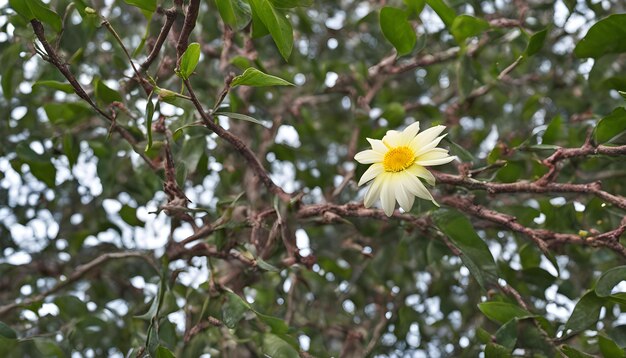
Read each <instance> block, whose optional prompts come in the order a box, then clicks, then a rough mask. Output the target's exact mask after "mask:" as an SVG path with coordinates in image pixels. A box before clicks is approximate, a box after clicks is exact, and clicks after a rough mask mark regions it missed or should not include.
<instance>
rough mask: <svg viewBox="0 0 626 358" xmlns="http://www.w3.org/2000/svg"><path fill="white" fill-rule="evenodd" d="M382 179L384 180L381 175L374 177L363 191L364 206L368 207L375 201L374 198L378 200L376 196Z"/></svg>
mask: <svg viewBox="0 0 626 358" xmlns="http://www.w3.org/2000/svg"><path fill="white" fill-rule="evenodd" d="M383 181H384V180H383V178H382V176H379V177H377V178H376V179H374V181H373V182H372V184H371V185H370V186H369V188H368V189H367V193H365V202H364V205H365V207H366V208H369V207H370V206H372V205H373V204H374V203H375V202H376V200H378V197H379V196H380V189H381V188H382V185H381V184H382V183H383Z"/></svg>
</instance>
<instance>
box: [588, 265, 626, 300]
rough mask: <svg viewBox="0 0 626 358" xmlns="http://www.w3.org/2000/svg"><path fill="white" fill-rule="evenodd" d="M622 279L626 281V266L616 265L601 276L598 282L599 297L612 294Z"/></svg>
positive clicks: (597, 291) (597, 292)
mask: <svg viewBox="0 0 626 358" xmlns="http://www.w3.org/2000/svg"><path fill="white" fill-rule="evenodd" d="M622 281H626V266H619V267H614V268H612V269H610V270H608V271H606V272H604V273H603V274H602V276H600V278H599V279H598V282H597V283H596V288H595V291H596V294H597V295H598V297H606V296H610V295H611V290H613V287H615V286H616V285H617V284H618V283H620V282H622Z"/></svg>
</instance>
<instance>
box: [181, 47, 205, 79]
mask: <svg viewBox="0 0 626 358" xmlns="http://www.w3.org/2000/svg"><path fill="white" fill-rule="evenodd" d="M198 61H200V44H199V43H197V42H194V43H191V44H189V46H187V49H186V50H185V52H184V53H183V55H182V57H181V59H180V66H179V67H178V69H177V70H176V74H177V75H178V77H180V78H182V79H184V80H186V79H189V76H191V74H192V73H193V71H194V70H195V69H196V66H197V65H198Z"/></svg>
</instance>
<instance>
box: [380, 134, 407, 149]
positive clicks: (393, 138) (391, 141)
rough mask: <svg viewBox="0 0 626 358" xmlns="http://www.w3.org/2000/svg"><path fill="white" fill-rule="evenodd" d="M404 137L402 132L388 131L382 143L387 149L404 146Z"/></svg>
mask: <svg viewBox="0 0 626 358" xmlns="http://www.w3.org/2000/svg"><path fill="white" fill-rule="evenodd" d="M404 142H405V141H404V136H403V135H402V132H398V131H394V130H389V131H387V134H385V136H384V137H383V143H385V145H387V146H388V147H399V146H401V145H405V143H404Z"/></svg>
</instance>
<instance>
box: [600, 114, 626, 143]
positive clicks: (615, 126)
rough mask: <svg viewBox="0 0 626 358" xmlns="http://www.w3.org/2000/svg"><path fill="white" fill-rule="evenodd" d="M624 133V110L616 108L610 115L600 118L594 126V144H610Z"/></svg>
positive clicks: (625, 121)
mask: <svg viewBox="0 0 626 358" xmlns="http://www.w3.org/2000/svg"><path fill="white" fill-rule="evenodd" d="M625 131H626V109H624V108H623V107H619V108H616V109H615V110H614V111H613V112H611V114H609V115H608V116H606V117H604V118H602V119H601V120H600V122H598V125H597V126H596V133H595V137H596V143H598V144H602V143H606V142H610V141H612V140H614V139H616V138H617V137H618V136H620V135H622V134H623V133H624V132H625Z"/></svg>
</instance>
